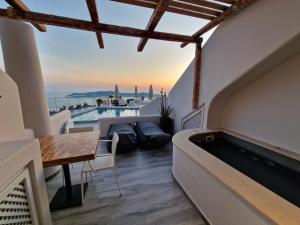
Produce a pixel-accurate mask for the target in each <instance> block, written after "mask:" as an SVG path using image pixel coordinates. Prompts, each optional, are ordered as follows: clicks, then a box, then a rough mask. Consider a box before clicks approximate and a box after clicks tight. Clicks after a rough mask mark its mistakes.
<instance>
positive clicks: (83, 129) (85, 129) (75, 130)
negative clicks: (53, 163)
mask: <svg viewBox="0 0 300 225" xmlns="http://www.w3.org/2000/svg"><path fill="white" fill-rule="evenodd" d="M89 131H93V127H70V128H69V130H68V133H69V134H72V133H82V132H89ZM71 166H72V169H73V168H74V166H73V163H71ZM61 171H62V178H63V185H64V186H65V179H64V177H65V174H64V170H63V169H62V170H61Z"/></svg>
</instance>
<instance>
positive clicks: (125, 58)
mask: <svg viewBox="0 0 300 225" xmlns="http://www.w3.org/2000/svg"><path fill="white" fill-rule="evenodd" d="M23 2H24V3H25V4H26V5H27V6H28V7H29V8H30V9H31V10H32V11H38V12H44V13H49V14H55V15H61V16H69V17H73V18H79V19H85V20H90V16H89V12H88V9H87V7H86V3H85V0H76V1H74V0H43V1H41V0H24V1H23ZM97 5H98V12H99V14H100V20H101V22H103V23H110V24H116V25H121V26H130V27H135V28H140V29H144V28H145V27H146V25H147V22H148V20H149V18H150V16H151V14H152V11H153V10H151V9H146V8H142V7H137V6H130V5H126V4H122V3H116V2H112V1H109V0H98V1H97ZM0 7H1V8H6V7H7V4H6V3H5V2H4V1H1V3H0ZM205 23H207V21H205V20H202V19H197V18H192V17H187V16H182V15H178V14H172V13H166V14H165V15H164V16H163V18H162V20H161V22H160V23H159V25H158V27H157V28H156V31H163V32H171V33H178V34H186V35H192V34H193V33H194V32H195V31H197V30H198V29H199V28H200V27H201V26H203V25H204V24H205ZM47 29H48V31H47V32H46V33H41V32H39V31H37V30H36V29H35V34H36V40H37V45H38V50H39V54H40V60H41V65H42V70H43V75H44V80H45V84H46V89H47V91H48V92H75V91H77V92H79V91H96V90H113V89H114V85H115V84H118V85H119V89H120V91H121V92H122V91H133V89H134V85H138V87H139V90H140V91H142V90H148V88H149V85H150V84H152V85H153V87H154V89H155V91H159V90H160V89H161V88H164V89H166V90H169V89H170V88H171V87H172V86H173V85H174V84H175V82H176V81H177V79H178V78H179V77H180V75H181V74H182V73H183V71H184V70H185V69H186V67H187V66H188V65H189V63H190V62H191V60H192V59H193V57H194V45H192V44H191V45H188V46H187V47H185V48H180V47H179V45H180V43H175V42H165V41H156V40H149V41H148V43H147V45H146V47H145V48H144V51H143V52H137V50H136V49H137V45H138V43H139V38H132V37H125V36H115V35H109V34H104V35H103V38H104V45H105V48H104V49H100V48H99V47H98V43H97V40H96V36H95V34H94V33H91V32H86V31H79V30H73V29H67V28H58V27H53V26H47ZM207 37H208V36H206V38H207ZM0 58H1V59H0V66H1V68H2V69H3V60H2V51H1V57H0Z"/></svg>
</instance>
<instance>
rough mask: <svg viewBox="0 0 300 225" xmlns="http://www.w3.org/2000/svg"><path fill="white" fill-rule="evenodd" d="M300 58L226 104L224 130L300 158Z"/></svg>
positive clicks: (277, 69) (247, 88)
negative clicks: (298, 155) (296, 154)
mask: <svg viewBox="0 0 300 225" xmlns="http://www.w3.org/2000/svg"><path fill="white" fill-rule="evenodd" d="M299 65H300V54H298V55H296V56H294V57H292V58H290V59H288V60H287V61H286V62H284V63H282V64H281V65H279V66H277V67H276V68H274V69H273V70H271V71H269V72H268V73H266V74H265V75H264V76H262V77H260V78H259V79H257V80H256V81H254V82H253V83H251V84H250V85H248V86H247V87H245V88H243V89H241V90H239V91H237V92H236V93H235V94H234V95H232V96H231V97H230V98H229V99H228V100H227V102H226V103H225V106H224V110H223V115H222V127H223V128H225V129H228V130H231V131H235V132H238V133H241V134H244V135H246V136H250V137H252V138H255V139H258V140H260V141H264V142H267V143H271V144H272V145H276V146H279V147H282V148H285V149H288V150H292V151H294V152H296V153H298V154H300V138H299V132H300V67H299Z"/></svg>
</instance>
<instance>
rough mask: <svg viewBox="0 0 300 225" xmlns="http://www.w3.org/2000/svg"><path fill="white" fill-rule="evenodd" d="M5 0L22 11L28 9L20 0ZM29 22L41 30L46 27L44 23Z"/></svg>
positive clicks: (45, 29)
mask: <svg viewBox="0 0 300 225" xmlns="http://www.w3.org/2000/svg"><path fill="white" fill-rule="evenodd" d="M5 1H6V2H7V3H8V4H10V5H11V6H12V7H14V8H15V9H18V10H20V11H22V12H29V9H28V8H27V6H26V5H25V4H24V3H23V2H22V1H21V0H5ZM31 24H32V25H33V26H34V27H35V28H36V29H38V30H39V31H41V32H46V31H47V28H46V26H45V25H44V24H40V23H31Z"/></svg>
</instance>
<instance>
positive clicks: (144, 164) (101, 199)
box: [47, 144, 205, 225]
mask: <svg viewBox="0 0 300 225" xmlns="http://www.w3.org/2000/svg"><path fill="white" fill-rule="evenodd" d="M117 166H118V172H119V174H120V184H121V190H122V194H123V195H122V197H119V194H118V190H117V186H116V183H115V180H114V177H113V175H112V172H111V171H103V172H98V173H96V175H95V176H94V179H93V182H89V187H88V189H87V193H86V196H85V205H84V206H82V207H77V208H73V209H67V210H61V211H56V212H53V213H52V218H53V224H55V225H59V224H61V225H71V224H72V225H118V224H120V225H143V224H149V225H150V224H151V225H155V224H157V225H158V224H159V225H204V224H205V223H204V221H203V219H202V217H201V215H200V214H199V212H198V211H197V210H196V209H195V208H194V206H193V205H192V204H191V202H190V201H189V200H188V199H187V197H186V196H185V195H184V193H183V191H182V190H181V189H180V187H179V186H178V185H177V183H176V182H175V181H174V179H173V177H172V172H171V167H172V145H171V144H170V145H168V146H166V147H164V148H163V149H159V150H154V151H153V150H152V151H145V150H138V151H136V152H134V153H130V154H127V155H123V156H118V158H117ZM80 170H81V164H80V163H76V164H74V168H73V169H71V177H72V182H73V183H79V182H80ZM61 185H62V177H61V174H59V175H58V176H56V177H55V178H53V179H52V180H50V181H48V182H47V188H48V192H49V198H50V199H51V198H52V196H53V194H54V193H55V191H56V189H57V188H58V187H59V186H61Z"/></svg>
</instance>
